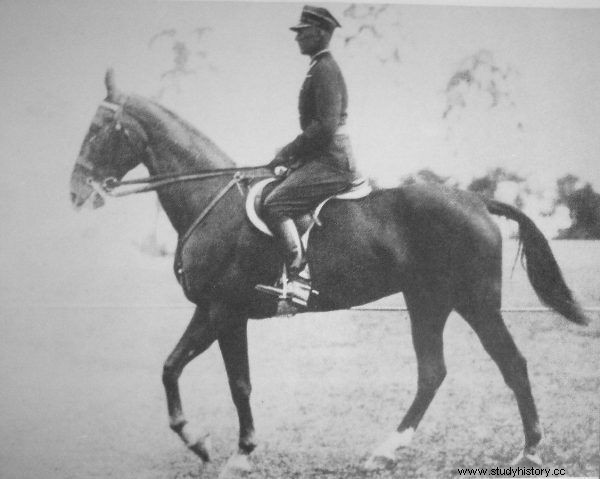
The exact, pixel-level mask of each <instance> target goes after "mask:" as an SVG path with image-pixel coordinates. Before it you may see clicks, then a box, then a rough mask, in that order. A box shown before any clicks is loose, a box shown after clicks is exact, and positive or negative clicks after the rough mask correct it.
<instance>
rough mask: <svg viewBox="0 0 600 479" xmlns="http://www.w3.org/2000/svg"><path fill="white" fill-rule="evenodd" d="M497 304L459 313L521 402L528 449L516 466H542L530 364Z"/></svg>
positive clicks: (540, 436)
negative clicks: (521, 351) (538, 451)
mask: <svg viewBox="0 0 600 479" xmlns="http://www.w3.org/2000/svg"><path fill="white" fill-rule="evenodd" d="M498 294H499V293H498ZM483 297H485V296H483ZM488 297H489V296H488ZM495 303H496V304H495V305H493V306H488V307H482V306H479V307H478V306H477V304H476V303H474V302H471V303H469V304H468V306H466V307H462V308H457V310H458V312H459V313H460V314H461V315H462V316H463V317H464V318H465V320H466V321H467V323H469V325H470V326H471V327H472V328H473V330H474V331H475V333H476V334H477V336H478V337H479V339H480V341H481V343H482V345H483V347H484V349H485V350H486V351H487V353H488V354H489V355H490V356H491V358H492V359H493V360H494V362H495V363H496V365H497V366H498V368H499V369H500V372H501V373H502V376H503V378H504V381H505V383H506V384H507V386H508V387H509V388H510V389H511V390H512V391H513V393H514V395H515V398H516V400H517V405H518V407H519V412H520V415H521V420H522V422H523V430H524V433H525V448H524V449H523V452H522V453H521V454H519V456H518V457H517V458H516V459H515V460H514V461H513V464H515V465H520V466H532V465H534V466H541V464H542V461H541V459H540V457H539V456H538V454H537V448H538V446H539V444H540V442H541V440H542V432H541V428H540V424H539V418H538V413H537V409H536V406H535V402H534V399H533V395H532V393H531V385H530V382H529V375H528V373H527V362H526V360H525V358H524V357H523V355H522V354H521V353H520V352H519V350H518V348H517V346H516V344H515V342H514V340H513V338H512V336H511V334H510V332H509V331H508V329H507V327H506V325H505V324H504V320H503V318H502V314H501V312H500V306H499V304H500V302H499V301H496V302H495Z"/></svg>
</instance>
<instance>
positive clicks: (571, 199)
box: [555, 175, 600, 239]
mask: <svg viewBox="0 0 600 479" xmlns="http://www.w3.org/2000/svg"><path fill="white" fill-rule="evenodd" d="M578 183H579V178H577V177H576V176H574V175H566V176H563V177H562V178H559V179H558V180H557V181H556V187H557V193H558V197H557V199H556V202H555V207H556V206H559V205H564V206H566V207H567V208H568V209H569V217H570V218H571V221H572V223H571V226H569V227H568V228H565V229H562V230H560V231H559V232H558V236H557V239H600V194H598V193H596V192H595V191H594V189H593V188H592V185H590V184H589V183H586V184H585V185H583V187H580V188H577V185H578Z"/></svg>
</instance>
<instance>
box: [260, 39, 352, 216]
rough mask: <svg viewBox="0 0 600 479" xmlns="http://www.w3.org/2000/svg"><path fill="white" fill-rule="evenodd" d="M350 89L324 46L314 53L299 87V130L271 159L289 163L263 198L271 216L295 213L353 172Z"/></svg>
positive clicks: (349, 178)
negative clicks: (285, 172)
mask: <svg viewBox="0 0 600 479" xmlns="http://www.w3.org/2000/svg"><path fill="white" fill-rule="evenodd" d="M347 106H348V93H347V90H346V83H345V82H344V77H343V76H342V72H341V71H340V68H339V66H338V64H337V63H336V61H335V60H334V59H333V56H332V55H331V53H330V52H329V51H328V50H324V51H321V52H319V53H317V54H316V55H314V57H313V58H312V62H311V65H310V68H309V71H308V73H307V75H306V79H305V80H304V84H303V85H302V89H301V91H300V98H299V102H298V110H299V113H300V127H301V129H302V133H301V134H300V135H298V136H297V137H296V139H294V141H292V142H291V143H290V144H288V145H287V146H285V147H284V148H283V150H282V151H281V152H280V153H279V155H278V157H277V159H276V160H274V161H273V162H272V163H271V165H272V166H276V165H277V164H281V165H284V166H288V167H290V168H291V169H292V172H291V173H290V174H289V176H288V177H287V178H286V179H284V180H283V181H282V182H281V183H280V184H279V185H278V186H277V187H276V188H275V189H274V190H273V191H272V192H271V194H270V195H269V196H268V197H267V198H266V200H265V207H266V210H267V214H268V215H269V216H271V217H272V218H278V217H283V216H288V217H292V218H294V217H298V216H299V215H301V214H304V213H306V212H308V211H310V210H311V209H312V208H313V207H314V206H316V205H317V204H318V203H319V202H321V201H322V200H324V199H325V198H327V197H329V196H331V195H335V194H337V193H339V192H341V191H343V190H345V189H347V188H348V187H349V185H350V184H351V183H352V181H353V180H354V179H355V178H356V175H355V165H354V158H353V155H352V149H351V146H350V139H349V137H348V135H347V134H346V133H345V132H344V125H345V123H346V116H347V113H346V109H347Z"/></svg>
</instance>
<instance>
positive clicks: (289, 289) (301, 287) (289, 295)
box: [254, 267, 319, 308]
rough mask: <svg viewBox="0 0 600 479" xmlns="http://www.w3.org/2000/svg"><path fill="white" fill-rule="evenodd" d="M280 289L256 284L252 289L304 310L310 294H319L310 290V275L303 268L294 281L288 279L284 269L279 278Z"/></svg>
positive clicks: (306, 269)
mask: <svg viewBox="0 0 600 479" xmlns="http://www.w3.org/2000/svg"><path fill="white" fill-rule="evenodd" d="M280 284H281V287H278V286H267V285H264V284H257V285H256V286H255V287H254V289H256V290H257V291H260V292H261V293H266V294H269V295H271V296H276V297H277V298H279V299H280V300H285V301H289V302H291V303H293V304H294V305H296V306H300V307H302V308H306V307H307V306H308V300H309V298H310V295H311V293H313V294H319V292H318V291H316V290H314V289H312V287H311V282H310V273H309V272H308V267H306V268H304V270H303V271H301V272H300V273H299V274H298V276H297V277H296V278H294V279H288V275H287V268H286V267H284V269H283V274H282V276H281V282H280Z"/></svg>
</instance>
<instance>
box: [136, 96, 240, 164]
mask: <svg viewBox="0 0 600 479" xmlns="http://www.w3.org/2000/svg"><path fill="white" fill-rule="evenodd" d="M124 106H125V107H126V109H127V110H130V111H131V112H132V114H133V115H134V116H135V118H136V119H138V120H139V121H140V122H141V123H142V124H143V125H144V126H145V127H146V128H147V129H149V130H150V131H147V134H148V135H149V136H150V137H151V141H152V143H154V144H155V145H157V146H158V147H165V146H166V147H168V148H169V149H171V150H175V151H177V152H178V154H179V155H181V156H182V157H185V158H186V159H187V160H188V162H190V161H191V163H192V164H193V166H194V167H199V168H207V167H232V166H235V162H234V161H233V159H232V158H231V157H230V156H229V155H227V154H226V153H225V152H224V151H223V150H221V149H220V148H219V147H218V146H217V145H216V144H215V143H214V142H213V141H212V140H211V139H210V138H208V137H207V136H206V135H204V134H203V133H201V132H200V131H199V130H198V129H197V128H196V127H195V126H194V125H192V124H191V123H190V122H188V121H187V120H185V119H183V118H181V117H180V116H179V115H177V114H176V113H174V112H173V111H171V110H169V109H168V108H166V107H164V106H163V105H161V104H160V103H158V102H156V101H154V100H150V99H148V98H145V97H143V96H139V95H129V96H128V97H127V99H126V100H125V102H124Z"/></svg>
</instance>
